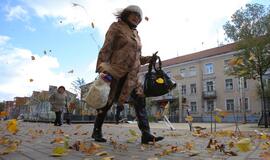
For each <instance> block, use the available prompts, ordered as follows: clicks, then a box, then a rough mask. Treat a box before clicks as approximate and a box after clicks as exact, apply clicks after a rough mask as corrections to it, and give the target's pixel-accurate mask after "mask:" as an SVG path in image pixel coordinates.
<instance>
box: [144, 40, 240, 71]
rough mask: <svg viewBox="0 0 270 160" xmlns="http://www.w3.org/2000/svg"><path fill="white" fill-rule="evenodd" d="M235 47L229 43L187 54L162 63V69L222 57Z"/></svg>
mask: <svg viewBox="0 0 270 160" xmlns="http://www.w3.org/2000/svg"><path fill="white" fill-rule="evenodd" d="M235 47H236V43H231V44H227V45H224V46H220V47H216V48H211V49H207V50H203V51H200V52H195V53H192V54H187V55H184V56H179V57H175V58H171V59H168V60H164V61H162V67H166V66H171V65H175V64H180V63H184V62H189V61H194V60H198V59H202V58H207V57H212V56H217V55H222V54H225V53H228V52H232V51H235ZM147 69H148V65H144V66H142V67H141V70H140V71H141V72H143V71H146V70H147Z"/></svg>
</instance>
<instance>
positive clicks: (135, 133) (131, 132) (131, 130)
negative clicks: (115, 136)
mask: <svg viewBox="0 0 270 160" xmlns="http://www.w3.org/2000/svg"><path fill="white" fill-rule="evenodd" d="M128 131H129V133H130V134H131V135H132V136H134V137H138V134H137V132H136V131H134V130H133V129H129V130H128Z"/></svg>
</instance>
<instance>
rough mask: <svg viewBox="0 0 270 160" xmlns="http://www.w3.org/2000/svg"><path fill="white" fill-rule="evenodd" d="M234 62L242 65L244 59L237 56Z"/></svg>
mask: <svg viewBox="0 0 270 160" xmlns="http://www.w3.org/2000/svg"><path fill="white" fill-rule="evenodd" d="M236 64H237V65H243V64H244V61H243V59H242V58H238V60H237V61H236Z"/></svg>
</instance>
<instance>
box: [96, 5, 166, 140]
mask: <svg viewBox="0 0 270 160" xmlns="http://www.w3.org/2000/svg"><path fill="white" fill-rule="evenodd" d="M142 16H143V15H142V10H141V9H140V7H138V6H136V5H130V6H128V7H126V8H125V9H123V10H122V11H120V12H118V13H117V14H116V18H117V20H118V21H117V22H114V23H112V24H111V26H110V27H109V29H108V31H107V33H106V37H105V42H104V44H103V47H102V48H101V50H100V52H99V55H98V60H97V68H96V72H98V73H105V74H108V75H111V76H112V77H113V79H112V82H111V91H110V94H109V100H108V103H107V105H106V106H104V107H103V108H101V109H98V110H97V112H98V114H97V116H96V119H95V124H94V129H93V134H92V138H94V139H95V141H98V142H106V139H105V138H104V137H103V136H102V124H103V122H104V119H105V116H106V114H107V111H108V110H109V109H110V108H111V106H112V104H113V103H117V104H118V105H119V106H123V104H124V103H125V102H126V101H128V99H129V100H131V101H132V102H133V104H134V108H135V112H136V116H137V120H138V127H139V129H140V130H141V133H142V136H141V143H143V144H148V143H149V142H157V141H160V140H162V139H163V137H155V136H153V135H152V134H151V132H150V126H149V122H148V119H147V113H146V109H145V96H144V93H143V88H142V85H141V83H139V81H138V73H139V70H140V66H141V65H144V64H146V63H150V62H151V61H152V60H153V61H155V60H156V55H154V56H147V57H143V56H141V41H140V37H139V35H138V31H137V30H136V27H137V26H138V24H139V23H140V22H141V20H142Z"/></svg>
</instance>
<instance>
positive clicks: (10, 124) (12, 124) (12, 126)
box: [7, 119, 18, 134]
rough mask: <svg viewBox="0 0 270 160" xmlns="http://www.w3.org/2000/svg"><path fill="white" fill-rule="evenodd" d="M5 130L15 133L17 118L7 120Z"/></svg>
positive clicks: (16, 130)
mask: <svg viewBox="0 0 270 160" xmlns="http://www.w3.org/2000/svg"><path fill="white" fill-rule="evenodd" d="M7 130H8V131H9V132H10V133H12V134H16V133H17V132H18V126H17V120H16V119H12V120H9V121H8V123H7Z"/></svg>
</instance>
